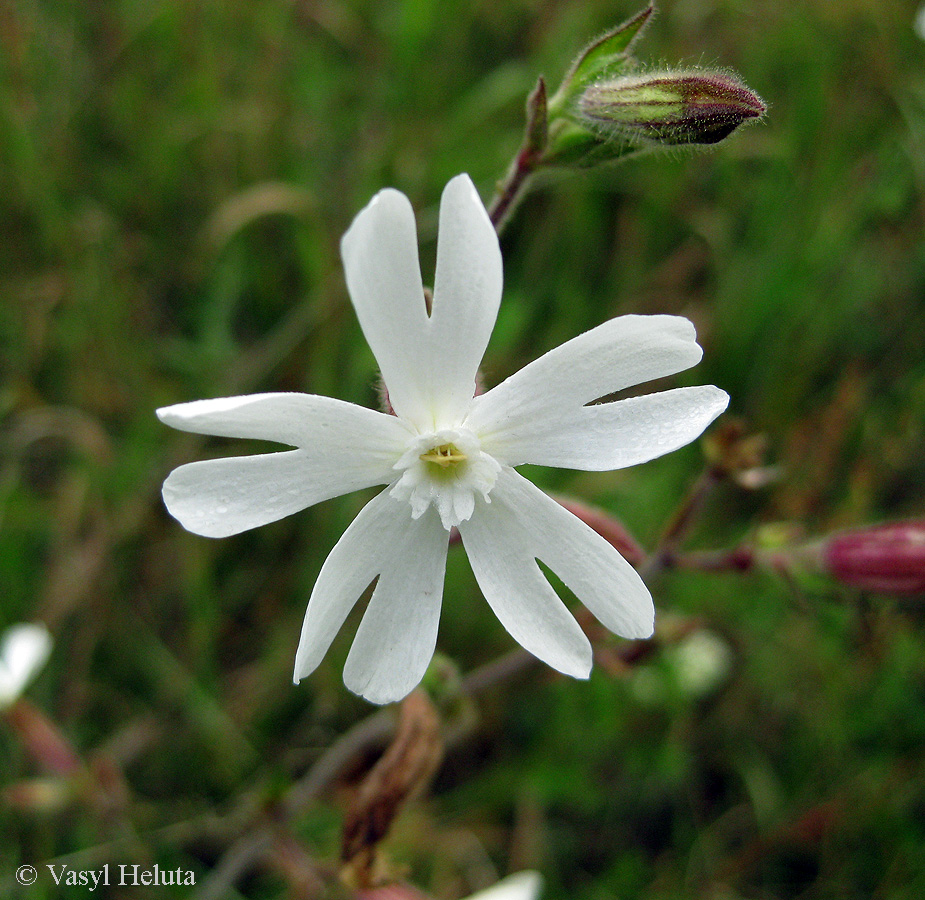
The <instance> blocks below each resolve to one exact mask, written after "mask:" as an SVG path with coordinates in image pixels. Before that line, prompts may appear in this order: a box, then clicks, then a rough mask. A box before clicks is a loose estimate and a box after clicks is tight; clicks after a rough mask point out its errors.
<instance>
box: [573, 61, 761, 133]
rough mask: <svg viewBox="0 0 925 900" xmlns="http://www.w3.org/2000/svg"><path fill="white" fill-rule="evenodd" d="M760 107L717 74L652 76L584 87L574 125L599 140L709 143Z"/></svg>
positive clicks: (756, 100)
mask: <svg viewBox="0 0 925 900" xmlns="http://www.w3.org/2000/svg"><path fill="white" fill-rule="evenodd" d="M765 109H766V107H765V104H764V103H763V101H762V100H761V98H760V97H759V96H758V95H757V94H756V93H754V91H751V90H749V89H748V88H747V87H746V86H745V85H744V84H742V82H740V81H738V80H737V79H736V78H733V77H732V76H730V75H725V74H722V73H718V72H653V73H649V74H646V75H625V76H623V77H620V78H615V79H612V80H610V81H603V82H598V83H596V84H592V85H589V86H588V87H587V88H586V89H585V90H584V91H583V92H582V94H581V96H580V97H579V98H578V101H577V104H576V109H575V112H574V115H575V118H576V121H579V122H581V123H582V124H583V125H585V127H587V128H588V129H589V130H591V131H593V132H595V133H596V134H598V135H599V136H601V137H603V138H605V139H606V138H609V137H613V138H623V139H629V140H632V141H635V142H641V143H657V144H669V145H681V144H715V143H717V142H719V141H721V140H723V138H726V137H728V136H729V135H730V134H731V133H732V132H733V131H735V129H736V128H738V127H739V126H740V125H741V124H742V123H743V122H747V121H748V120H750V119H758V118H760V117H761V116H763V115H764V112H765Z"/></svg>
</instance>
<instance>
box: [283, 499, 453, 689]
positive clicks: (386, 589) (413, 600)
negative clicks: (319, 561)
mask: <svg viewBox="0 0 925 900" xmlns="http://www.w3.org/2000/svg"><path fill="white" fill-rule="evenodd" d="M448 540H449V533H448V532H447V531H446V530H445V529H444V528H443V526H442V525H441V524H440V519H439V517H438V516H437V514H436V512H435V511H434V510H428V511H427V512H426V513H425V514H424V515H422V516H421V517H420V518H418V519H412V518H411V510H410V507H409V506H408V504H407V503H403V502H401V501H398V500H394V499H392V498H391V497H390V496H389V494H388V491H383V492H382V493H381V494H379V495H378V496H376V497H374V498H373V499H372V500H371V501H370V502H369V503H367V504H366V506H365V507H363V509H362V510H361V511H360V514H359V515H358V516H357V517H356V519H354V520H353V523H352V524H351V525H350V527H349V528H348V529H347V530H346V531H345V532H344V534H343V536H342V537H341V539H340V540H339V541H338V542H337V545H336V546H335V547H334V549H333V550H332V551H331V553H330V555H329V556H328V558H327V559H326V560H325V563H324V565H323V566H322V567H321V573H320V574H319V575H318V580H317V582H315V587H314V589H313V590H312V596H311V599H310V600H309V602H308V609H307V610H306V612H305V620H304V621H303V623H302V637H301V640H300V641H299V649H298V651H297V652H296V662H295V673H294V680H295V681H296V682H298V681H299V680H300V679H302V678H304V677H305V676H306V675H309V674H310V673H311V672H313V671H314V670H315V668H316V667H317V666H318V664H319V663H320V662H321V660H322V659H323V657H324V654H325V653H326V652H327V650H328V647H330V645H331V641H333V640H334V637H335V635H336V634H337V632H338V631H339V630H340V627H341V626H342V625H343V623H344V620H345V619H346V618H347V616H348V615H349V613H350V610H351V609H353V607H354V605H355V604H356V601H357V600H358V599H359V597H360V594H362V593H363V591H364V590H365V589H366V587H367V586H368V585H369V584H370V582H371V581H372V580H373V579H374V578H375V577H376V576H377V575H378V576H379V581H378V583H377V584H376V589H375V590H374V591H373V596H372V598H371V599H370V601H369V606H368V607H367V609H366V612H365V614H364V615H363V620H362V621H361V623H360V627H359V629H358V631H357V635H356V638H355V639H354V642H353V646H352V648H351V650H350V654H349V656H348V657H347V663H346V665H345V667H344V683H345V684H346V685H347V687H348V688H350V690H352V691H354V692H356V693H358V694H361V695H362V696H364V697H366V699H368V700H371V701H372V702H373V703H388V702H391V701H393V700H400V699H401V698H402V697H404V696H405V694H407V693H408V692H409V691H411V690H412V689H413V688H414V687H415V686H416V685H417V684H418V682H419V681H420V680H421V678H422V677H423V675H424V672H425V670H426V669H427V666H428V664H429V663H430V660H431V657H432V656H433V652H434V646H435V644H436V639H437V623H438V621H439V618H440V604H441V601H442V599H443V576H444V570H445V566H446V549H447V543H448Z"/></svg>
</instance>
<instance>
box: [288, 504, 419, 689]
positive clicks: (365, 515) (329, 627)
mask: <svg viewBox="0 0 925 900" xmlns="http://www.w3.org/2000/svg"><path fill="white" fill-rule="evenodd" d="M410 518H411V514H410V510H409V508H408V505H407V504H406V503H399V502H398V501H396V500H393V499H392V498H391V497H390V496H389V492H388V491H382V493H380V494H377V495H376V496H375V497H373V499H372V500H370V501H369V503H367V504H366V506H364V507H363V509H361V510H360V513H359V515H357V517H356V518H355V519H354V520H353V522H352V523H351V524H350V527H349V528H348V529H347V530H346V531H345V532H344V533H343V534H342V535H341V538H340V540H339V541H338V542H337V544H335V546H334V549H333V550H332V551H331V552H330V553H329V554H328V558H327V559H326V560H325V561H324V565H323V566H322V567H321V572H320V573H319V575H318V580H317V581H316V582H315V586H314V588H313V589H312V595H311V598H310V599H309V601H308V609H307V610H306V611H305V619H304V620H303V622H302V636H301V639H300V640H299V649H298V650H297V651H296V658H295V673H294V675H293V680H294V681H295V682H296V683H298V682H299V680H300V679H302V678H304V677H305V676H306V675H309V674H311V673H312V672H313V671H314V670H315V669H316V668H317V666H318V664H319V663H320V662H321V660H322V658H323V657H324V654H325V653H327V650H328V647H329V646H330V645H331V641H333V640H334V637H335V635H336V634H337V632H338V631H339V630H340V627H341V625H343V624H344V619H346V618H347V616H348V615H349V613H350V610H351V609H353V607H354V604H355V603H356V602H357V600H358V599H359V597H360V594H362V593H363V591H364V590H365V589H366V588H367V587H368V586H369V584H370V582H371V581H372V580H373V579H374V578H375V577H376V576H377V575H378V574H379V573H380V572H381V571H382V570H383V569H384V568H385V567H386V565H387V562H388V559H389V556H390V554H392V553H393V552H394V545H393V543H392V541H391V536H392V535H394V534H395V533H396V532H398V533H401V532H403V531H404V529H405V527H406V524H407V522H408V521H410Z"/></svg>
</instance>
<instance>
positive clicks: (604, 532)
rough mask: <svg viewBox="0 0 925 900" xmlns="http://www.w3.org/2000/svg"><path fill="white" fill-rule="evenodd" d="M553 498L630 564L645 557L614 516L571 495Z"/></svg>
mask: <svg viewBox="0 0 925 900" xmlns="http://www.w3.org/2000/svg"><path fill="white" fill-rule="evenodd" d="M553 499H554V500H555V501H556V502H557V503H558V504H559V505H560V506H564V507H565V508H566V509H567V510H568V511H569V512H570V513H571V514H572V515H573V516H577V517H578V518H579V519H581V521H582V522H584V523H585V525H589V526H590V527H591V528H593V529H594V531H596V532H597V533H598V534H599V535H600V536H601V537H602V538H604V540H605V541H607V542H608V543H609V544H611V545H612V546H613V547H615V548H616V549H617V551H618V552H619V553H620V555H621V556H622V557H623V558H624V559H625V560H626V561H627V562H628V563H630V565H633V566H638V565H640V564H641V563H643V562H644V561H645V559H646V551H645V550H643V549H642V547H640V546H639V542H638V541H637V540H636V539H635V538H634V537H633V536H632V535H631V534H630V533H629V531H628V530H627V528H626V526H625V525H624V524H623V523H622V522H621V521H619V519H617V518H616V517H614V516H612V515H611V514H610V513H608V512H606V511H605V510H603V509H600V508H599V507H597V506H589V505H588V504H586V503H582V502H581V501H580V500H575V499H574V498H573V497H563V496H555V497H553Z"/></svg>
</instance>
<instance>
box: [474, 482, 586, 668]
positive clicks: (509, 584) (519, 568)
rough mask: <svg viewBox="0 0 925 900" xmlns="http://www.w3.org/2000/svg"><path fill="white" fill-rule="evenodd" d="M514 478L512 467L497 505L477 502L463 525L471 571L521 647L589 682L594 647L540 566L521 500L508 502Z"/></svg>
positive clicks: (498, 488) (501, 484) (497, 489)
mask: <svg viewBox="0 0 925 900" xmlns="http://www.w3.org/2000/svg"><path fill="white" fill-rule="evenodd" d="M511 478H515V479H516V478H520V476H519V475H517V473H516V472H514V471H513V469H504V470H502V472H501V474H500V475H499V476H498V480H497V482H496V483H495V489H494V490H493V491H492V495H491V500H492V502H491V503H490V504H488V503H486V502H485V501H484V500H482V499H481V498H479V499H477V500H476V510H475V515H473V517H472V518H471V519H469V520H468V521H466V522H460V524H459V526H458V527H459V533H460V534H461V535H462V539H463V544H464V545H465V548H466V554H467V555H468V557H469V563H470V565H471V566H472V571H473V572H474V574H475V578H476V580H477V581H478V583H479V587H480V588H481V589H482V594H483V595H484V596H485V599H486V600H487V601H488V603H489V605H490V606H491V608H492V610H494V613H495V615H496V616H497V617H498V619H499V620H500V622H501V624H502V625H503V626H504V627H505V628H506V629H507V630H508V632H510V634H511V636H512V637H513V638H514V640H516V641H517V643H519V644H520V645H521V646H522V647H523V648H524V649H526V650H528V651H529V652H530V653H532V654H533V655H534V656H536V657H537V658H539V659H541V660H542V661H543V662H545V663H546V664H547V665H550V666H552V668H554V669H556V670H558V671H559V672H563V673H565V674H566V675H572V676H574V677H575V678H587V677H588V674H589V673H590V671H591V662H592V659H591V644H590V643H589V641H588V639H587V637H585V634H584V632H583V631H582V630H581V628H580V627H579V626H578V623H577V622H576V621H575V619H574V618H573V616H572V614H571V613H570V612H569V611H568V609H566V607H565V604H564V603H563V602H562V601H561V600H560V599H559V597H558V596H557V595H556V592H555V591H554V590H553V589H552V586H551V585H550V584H549V582H548V581H547V580H546V576H545V575H543V573H542V572H541V571H540V568H539V566H538V565H537V564H536V556H537V552H536V550H535V548H534V547H533V546H532V544H531V542H530V540H529V538H528V535H527V532H526V530H525V529H524V527H523V526H524V522H523V521H522V514H521V511H520V510H519V509H518V508H517V506H516V501H517V497H516V495H514V496H513V497H512V498H508V496H507V495H508V494H509V493H511V492H510V491H507V490H505V488H506V487H507V484H508V481H509V480H510V479H511ZM528 484H529V482H528ZM530 486H531V487H532V485H530ZM534 490H538V489H536V488H535V489H534ZM496 498H497V499H496ZM509 499H513V500H514V504H512V503H510V502H509Z"/></svg>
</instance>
